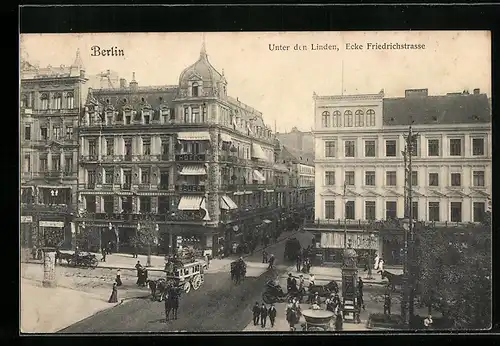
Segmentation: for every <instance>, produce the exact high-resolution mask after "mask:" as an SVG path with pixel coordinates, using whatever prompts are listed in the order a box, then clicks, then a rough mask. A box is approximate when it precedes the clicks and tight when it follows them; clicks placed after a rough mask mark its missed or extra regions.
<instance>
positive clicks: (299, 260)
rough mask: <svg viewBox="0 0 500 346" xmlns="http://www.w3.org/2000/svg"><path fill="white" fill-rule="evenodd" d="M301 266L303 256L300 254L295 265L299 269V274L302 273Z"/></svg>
mask: <svg viewBox="0 0 500 346" xmlns="http://www.w3.org/2000/svg"><path fill="white" fill-rule="evenodd" d="M301 265H302V256H301V255H300V253H299V254H298V255H297V258H296V263H295V266H296V267H297V272H299V273H300V268H301Z"/></svg>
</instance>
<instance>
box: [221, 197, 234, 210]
mask: <svg viewBox="0 0 500 346" xmlns="http://www.w3.org/2000/svg"><path fill="white" fill-rule="evenodd" d="M220 199H221V202H220V208H221V209H224V210H232V209H238V206H237V205H236V203H234V201H233V200H232V199H231V198H229V196H222V197H221V198H220Z"/></svg>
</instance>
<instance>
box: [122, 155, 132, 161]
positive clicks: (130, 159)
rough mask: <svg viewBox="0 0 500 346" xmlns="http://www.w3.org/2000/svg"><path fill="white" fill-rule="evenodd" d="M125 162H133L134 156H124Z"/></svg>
mask: <svg viewBox="0 0 500 346" xmlns="http://www.w3.org/2000/svg"><path fill="white" fill-rule="evenodd" d="M123 161H129V162H132V154H126V155H124V156H123Z"/></svg>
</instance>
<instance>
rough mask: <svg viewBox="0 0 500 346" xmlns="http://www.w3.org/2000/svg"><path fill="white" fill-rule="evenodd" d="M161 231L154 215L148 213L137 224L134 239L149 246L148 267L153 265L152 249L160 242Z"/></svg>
mask: <svg viewBox="0 0 500 346" xmlns="http://www.w3.org/2000/svg"><path fill="white" fill-rule="evenodd" d="M159 233H160V232H159V228H158V224H157V223H156V220H155V219H154V217H152V216H149V215H148V216H147V217H146V218H145V219H144V220H141V222H140V223H139V224H138V225H137V237H136V239H134V241H136V242H137V243H138V244H140V245H142V246H144V247H146V248H147V251H148V258H147V262H146V266H147V267H151V250H152V247H153V246H154V245H156V244H157V242H158V237H159Z"/></svg>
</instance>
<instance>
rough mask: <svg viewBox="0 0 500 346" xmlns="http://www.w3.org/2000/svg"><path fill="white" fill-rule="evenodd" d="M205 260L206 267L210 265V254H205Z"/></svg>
mask: <svg viewBox="0 0 500 346" xmlns="http://www.w3.org/2000/svg"><path fill="white" fill-rule="evenodd" d="M205 261H206V262H207V269H208V268H209V267H210V255H209V254H208V253H206V254H205Z"/></svg>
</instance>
